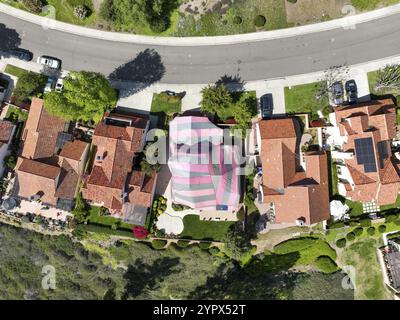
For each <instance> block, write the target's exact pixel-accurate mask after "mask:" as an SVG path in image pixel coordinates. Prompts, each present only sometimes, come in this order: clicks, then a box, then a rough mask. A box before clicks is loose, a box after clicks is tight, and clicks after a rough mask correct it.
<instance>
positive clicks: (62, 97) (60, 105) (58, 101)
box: [44, 71, 117, 122]
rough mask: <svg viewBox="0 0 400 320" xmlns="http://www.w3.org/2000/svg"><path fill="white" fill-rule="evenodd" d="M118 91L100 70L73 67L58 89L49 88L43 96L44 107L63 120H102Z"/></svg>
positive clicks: (112, 104) (112, 106)
mask: <svg viewBox="0 0 400 320" xmlns="http://www.w3.org/2000/svg"><path fill="white" fill-rule="evenodd" d="M116 101H117V93H116V91H115V89H114V88H112V87H111V85H110V83H109V82H108V80H107V79H106V77H104V76H103V75H102V74H100V73H96V72H88V71H80V72H76V71H73V72H71V73H69V75H68V76H67V77H66V78H64V89H63V91H62V92H61V93H58V92H51V93H49V94H47V95H46V96H45V104H44V106H45V108H46V110H47V111H48V112H49V113H50V114H53V115H55V116H59V117H61V118H64V119H66V120H81V121H94V122H98V121H100V120H101V117H102V116H103V113H104V111H106V110H108V109H111V108H114V106H115V104H116Z"/></svg>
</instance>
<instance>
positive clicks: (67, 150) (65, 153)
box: [60, 140, 88, 160]
mask: <svg viewBox="0 0 400 320" xmlns="http://www.w3.org/2000/svg"><path fill="white" fill-rule="evenodd" d="M87 147H88V143H86V142H84V141H80V140H74V141H67V142H66V143H64V146H63V148H62V150H61V152H60V157H64V158H68V159H72V160H81V158H82V155H83V153H84V151H85V150H86V148H87Z"/></svg>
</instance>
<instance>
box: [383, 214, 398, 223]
mask: <svg viewBox="0 0 400 320" xmlns="http://www.w3.org/2000/svg"><path fill="white" fill-rule="evenodd" d="M396 219H397V215H396V214H388V215H385V223H390V222H394V221H395V220H396Z"/></svg>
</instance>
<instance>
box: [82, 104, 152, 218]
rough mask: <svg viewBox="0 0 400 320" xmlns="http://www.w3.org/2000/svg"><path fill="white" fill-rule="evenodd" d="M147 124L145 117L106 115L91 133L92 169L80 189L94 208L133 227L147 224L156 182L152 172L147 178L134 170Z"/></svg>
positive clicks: (144, 137) (121, 113)
mask: <svg viewBox="0 0 400 320" xmlns="http://www.w3.org/2000/svg"><path fill="white" fill-rule="evenodd" d="M149 125H150V121H149V119H148V117H146V116H142V115H140V116H139V115H133V114H128V113H123V112H121V111H120V112H114V113H106V114H105V115H104V117H103V119H102V120H101V121H100V123H98V124H97V126H96V128H95V130H94V134H93V141H92V148H95V149H94V150H95V154H94V159H93V167H92V168H91V172H90V174H89V176H88V177H86V179H85V182H84V187H83V189H82V195H83V197H84V198H85V199H86V200H88V201H90V202H91V203H92V204H93V205H98V206H104V207H106V208H107V209H108V210H109V211H110V213H111V214H112V215H113V216H115V217H118V218H120V219H122V220H123V221H126V222H129V223H132V224H136V225H144V224H145V222H146V217H147V213H148V211H149V208H150V207H151V204H152V202H153V196H154V191H155V185H156V180H157V173H156V172H155V171H154V172H153V174H152V175H151V176H147V175H146V174H144V173H143V172H141V171H140V170H138V169H136V168H133V163H134V160H135V159H137V157H138V156H139V155H140V153H141V152H142V151H143V148H144V146H145V142H146V134H147V131H148V129H149Z"/></svg>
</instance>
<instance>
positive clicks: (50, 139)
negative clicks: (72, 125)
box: [22, 98, 67, 159]
mask: <svg viewBox="0 0 400 320" xmlns="http://www.w3.org/2000/svg"><path fill="white" fill-rule="evenodd" d="M66 125H67V123H66V122H65V121H64V120H63V119H61V118H58V117H54V116H51V115H50V114H49V113H48V112H47V111H46V110H45V108H44V106H43V100H42V99H39V98H32V104H31V107H30V110H29V115H28V119H27V121H26V124H25V128H24V132H23V135H22V140H23V141H24V148H23V151H22V156H23V157H24V158H28V159H40V158H48V157H51V156H53V154H54V151H55V148H56V143H57V137H58V134H59V133H60V132H63V131H64V129H65V127H66Z"/></svg>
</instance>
